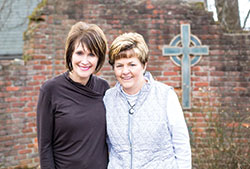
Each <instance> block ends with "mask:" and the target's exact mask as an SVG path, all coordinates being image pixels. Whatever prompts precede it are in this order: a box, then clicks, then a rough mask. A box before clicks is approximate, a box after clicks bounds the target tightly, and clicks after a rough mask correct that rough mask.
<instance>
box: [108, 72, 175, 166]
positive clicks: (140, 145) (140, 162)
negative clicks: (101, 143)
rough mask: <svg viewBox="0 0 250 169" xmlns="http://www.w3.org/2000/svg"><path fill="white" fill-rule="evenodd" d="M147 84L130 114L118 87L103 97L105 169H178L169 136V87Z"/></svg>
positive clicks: (117, 85) (149, 77) (161, 84)
mask: <svg viewBox="0 0 250 169" xmlns="http://www.w3.org/2000/svg"><path fill="white" fill-rule="evenodd" d="M145 78H147V80H148V82H147V83H146V84H145V85H144V86H143V88H142V89H141V91H140V94H139V96H138V99H137V100H138V101H137V103H136V105H135V112H134V114H133V115H130V114H129V113H128V111H129V106H128V103H127V100H126V98H125V96H124V94H123V92H122V91H121V85H120V84H119V83H117V84H116V86H115V87H113V88H111V89H109V90H108V91H107V92H106V94H105V97H104V103H105V106H106V118H107V133H108V137H107V142H108V146H109V164H108V169H177V168H178V165H177V160H176V156H175V150H174V147H173V144H172V139H171V136H172V133H171V131H170V129H169V124H168V117H167V113H166V110H167V107H166V106H167V104H166V102H167V99H168V97H167V96H168V92H169V91H170V90H172V88H171V87H169V86H167V85H165V84H163V83H160V82H157V81H154V79H153V78H152V76H151V74H150V73H149V72H147V73H146V74H145Z"/></svg>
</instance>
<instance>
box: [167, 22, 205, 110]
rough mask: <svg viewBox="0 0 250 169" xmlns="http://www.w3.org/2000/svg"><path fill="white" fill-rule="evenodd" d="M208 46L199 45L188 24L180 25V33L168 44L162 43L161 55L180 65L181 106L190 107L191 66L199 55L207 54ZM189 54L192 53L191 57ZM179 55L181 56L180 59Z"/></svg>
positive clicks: (198, 59) (198, 58)
mask: <svg viewBox="0 0 250 169" xmlns="http://www.w3.org/2000/svg"><path fill="white" fill-rule="evenodd" d="M208 51H209V50H208V46H201V42H200V40H199V39H198V38H197V37H196V36H194V35H192V34H191V33H190V25H189V24H182V25H181V34H180V35H177V36H175V37H174V38H173V39H172V40H171V42H170V44H169V45H164V46H163V49H162V53H163V56H171V60H172V61H173V62H174V63H175V64H176V65H177V66H181V72H182V107H183V109H190V108H191V96H190V91H191V82H190V75H191V66H194V65H195V64H197V63H198V62H199V61H200V59H201V55H208ZM190 55H193V57H192V58H191V57H190ZM179 56H182V58H181V59H180V57H179Z"/></svg>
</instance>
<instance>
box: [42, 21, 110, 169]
mask: <svg viewBox="0 0 250 169" xmlns="http://www.w3.org/2000/svg"><path fill="white" fill-rule="evenodd" d="M106 50H107V40H106V37H105V35H104V33H103V31H102V30H101V29H100V28H99V27H98V26H97V25H94V24H87V23H84V22H78V23H76V24H75V25H73V26H72V28H71V30H70V32H69V34H68V37H67V41H66V46H65V62H66V67H67V69H68V70H67V71H66V72H65V73H62V74H60V75H58V76H57V77H54V78H52V79H50V80H48V81H46V82H45V83H44V84H43V85H42V86H41V89H40V95H39V100H38V105H37V134H38V145H39V155H40V164H41V169H105V168H107V162H108V153H107V145H106V143H105V137H106V129H105V126H106V122H105V107H104V104H103V96H104V93H105V91H106V90H107V89H108V88H109V85H108V83H107V82H106V81H105V80H103V79H101V78H99V77H97V76H95V75H94V73H96V72H98V71H99V70H100V69H101V67H102V65H103V63H104V60H105V54H106Z"/></svg>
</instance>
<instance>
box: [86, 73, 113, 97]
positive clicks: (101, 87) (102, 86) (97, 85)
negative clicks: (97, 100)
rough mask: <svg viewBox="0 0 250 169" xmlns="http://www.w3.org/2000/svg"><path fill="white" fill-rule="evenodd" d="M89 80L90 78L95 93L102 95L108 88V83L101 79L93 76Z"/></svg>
mask: <svg viewBox="0 0 250 169" xmlns="http://www.w3.org/2000/svg"><path fill="white" fill-rule="evenodd" d="M91 78H92V83H93V84H94V89H95V90H96V91H98V92H101V93H102V94H104V93H105V92H106V90H108V89H109V88H110V87H109V84H108V82H107V81H106V80H105V79H103V78H102V77H99V76H95V75H93V76H92V77H91Z"/></svg>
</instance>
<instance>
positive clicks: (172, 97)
mask: <svg viewBox="0 0 250 169" xmlns="http://www.w3.org/2000/svg"><path fill="white" fill-rule="evenodd" d="M167 114H168V120H169V128H170V132H171V135H172V143H173V147H174V152H175V156H176V159H177V164H178V166H179V168H180V169H191V168H192V160H191V148H190V142H189V134H188V129H187V125H186V122H185V119H184V115H183V111H182V108H181V105H180V103H179V100H178V97H177V95H176V93H175V92H174V90H170V91H169V92H168V101H167Z"/></svg>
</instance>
